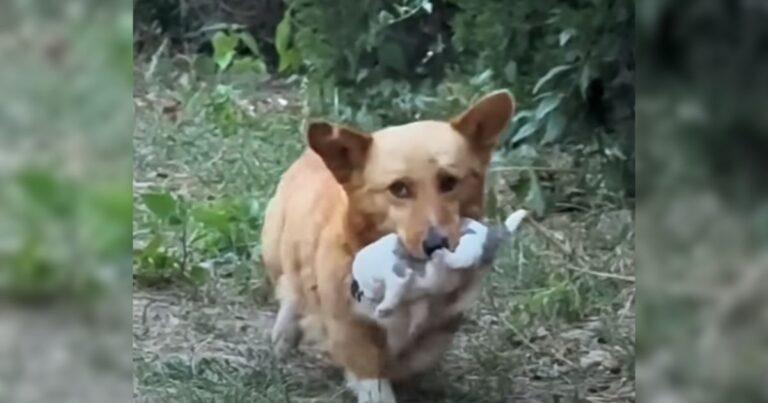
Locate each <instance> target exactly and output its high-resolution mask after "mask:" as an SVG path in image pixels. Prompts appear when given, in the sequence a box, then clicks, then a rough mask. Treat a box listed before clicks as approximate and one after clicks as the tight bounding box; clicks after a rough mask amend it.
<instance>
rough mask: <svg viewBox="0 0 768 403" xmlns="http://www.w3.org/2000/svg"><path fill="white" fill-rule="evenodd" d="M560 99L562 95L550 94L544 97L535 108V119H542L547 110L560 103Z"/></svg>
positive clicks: (550, 110)
mask: <svg viewBox="0 0 768 403" xmlns="http://www.w3.org/2000/svg"><path fill="white" fill-rule="evenodd" d="M562 99H563V97H562V96H560V95H552V96H549V97H546V98H544V100H543V101H541V102H540V103H539V106H538V107H537V108H536V120H541V119H544V117H545V116H547V114H548V113H549V112H552V111H553V110H554V109H555V108H557V106H558V105H560V101H561V100H562Z"/></svg>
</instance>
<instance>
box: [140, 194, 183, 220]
mask: <svg viewBox="0 0 768 403" xmlns="http://www.w3.org/2000/svg"><path fill="white" fill-rule="evenodd" d="M141 199H142V200H143V201H144V204H145V205H146V206H147V208H148V209H149V211H151V212H152V214H154V215H155V216H156V217H157V218H160V219H162V220H165V219H166V218H168V217H170V216H171V214H173V213H174V212H175V211H176V206H177V204H176V200H175V199H174V198H173V196H171V195H170V193H145V194H143V195H141Z"/></svg>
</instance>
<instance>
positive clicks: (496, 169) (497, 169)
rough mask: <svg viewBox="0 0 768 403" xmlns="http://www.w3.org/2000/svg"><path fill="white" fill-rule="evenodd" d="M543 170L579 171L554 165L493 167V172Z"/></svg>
mask: <svg viewBox="0 0 768 403" xmlns="http://www.w3.org/2000/svg"><path fill="white" fill-rule="evenodd" d="M529 170H530V171H541V172H578V170H576V169H571V168H554V167H524V166H511V167H493V168H491V169H490V171H491V172H504V171H529Z"/></svg>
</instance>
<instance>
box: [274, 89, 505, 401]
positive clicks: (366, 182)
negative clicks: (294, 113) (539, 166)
mask: <svg viewBox="0 0 768 403" xmlns="http://www.w3.org/2000/svg"><path fill="white" fill-rule="evenodd" d="M512 113H513V102H512V99H511V96H510V95H509V94H508V93H506V92H498V93H494V94H491V95H489V96H487V97H486V98H484V99H483V100H481V101H480V102H479V103H478V104H476V105H475V106H474V107H472V108H470V109H469V110H468V111H467V112H465V113H464V114H462V115H461V116H460V117H458V118H457V119H455V120H453V121H451V122H438V121H422V122H415V123H411V124H408V125H404V126H397V127H390V128H387V129H384V130H381V131H379V132H376V133H374V134H373V135H372V136H366V135H362V134H358V133H355V132H353V131H351V130H348V129H344V128H339V127H333V126H331V125H328V124H323V123H318V124H313V125H311V126H310V128H309V133H308V139H309V145H310V148H309V149H307V150H306V151H305V152H304V154H303V155H302V156H301V157H300V158H299V159H298V160H297V161H296V162H295V163H294V164H293V165H292V166H291V167H290V168H289V169H288V171H286V173H285V174H284V175H283V177H282V179H281V182H280V184H279V185H278V188H277V191H276V194H275V196H274V198H273V199H272V200H271V201H270V203H269V206H268V207H267V211H266V217H265V222H264V228H263V233H262V253H263V261H264V265H265V267H266V270H267V273H268V274H269V277H270V279H271V280H272V282H273V283H274V284H275V285H276V294H277V297H278V299H279V300H280V309H279V312H278V316H277V320H276V323H275V327H274V328H273V333H272V335H273V340H274V342H275V344H276V346H277V348H278V349H281V350H283V349H286V348H290V347H292V346H294V345H295V344H296V343H297V342H298V341H299V339H300V337H301V334H302V331H303V332H304V333H311V334H319V335H320V336H321V337H322V339H323V341H325V342H326V346H327V347H328V348H329V350H330V354H331V356H332V358H333V360H334V361H335V362H336V363H337V364H338V365H340V366H342V367H343V368H344V369H345V370H346V372H347V374H348V376H349V378H350V380H354V385H353V386H354V387H355V389H356V390H357V393H358V398H359V400H360V401H394V395H393V393H392V390H391V386H390V385H389V380H396V379H402V378H404V377H408V376H409V375H410V374H412V373H414V372H419V371H422V370H424V369H427V368H428V367H430V366H431V365H433V364H434V362H435V361H436V360H437V359H438V358H439V357H440V356H441V355H442V353H443V352H444V351H445V350H446V349H447V348H448V346H449V344H450V342H451V339H452V337H453V334H454V333H455V331H456V330H457V328H458V324H459V322H460V320H461V313H462V311H464V310H465V309H466V308H467V307H468V305H469V303H471V302H472V300H473V299H474V297H475V296H476V295H477V292H478V291H479V283H480V278H481V276H482V274H483V270H469V271H465V272H463V273H461V276H460V278H459V279H458V280H457V281H456V283H457V284H456V285H455V287H453V288H454V289H453V291H451V292H449V293H447V294H445V295H441V296H436V297H434V298H430V299H428V304H427V306H426V307H427V310H428V315H426V318H425V320H424V322H423V323H422V324H421V326H420V329H421V330H420V332H419V333H418V334H416V335H412V336H409V335H408V327H409V323H410V313H409V310H408V309H406V308H407V307H403V309H397V310H395V312H393V314H392V315H391V316H390V318H389V322H388V326H386V328H382V327H380V326H377V325H375V324H373V323H370V322H368V321H365V320H363V319H361V318H359V317H358V316H357V315H355V314H354V312H353V304H352V302H353V300H352V295H351V292H350V286H351V263H352V259H353V256H354V254H355V253H356V252H357V251H359V250H360V249H361V248H362V247H364V246H365V245H367V244H369V243H371V242H373V241H375V240H376V239H378V238H380V237H382V236H384V235H385V234H387V233H391V232H394V233H396V234H397V235H398V237H399V238H400V240H401V241H402V243H403V245H404V246H405V248H406V249H407V250H408V252H409V253H410V254H411V255H412V256H424V255H425V252H424V249H425V248H426V245H427V243H428V242H427V241H429V239H428V235H429V236H430V237H432V235H433V234H439V236H440V237H443V238H444V241H443V242H447V243H448V244H449V245H450V246H451V247H455V246H456V244H457V242H458V238H459V231H460V225H459V224H460V217H469V218H474V219H478V218H480V215H481V213H482V207H483V204H482V203H483V197H482V196H483V182H484V174H485V171H486V169H487V166H488V162H489V160H490V154H491V151H492V149H493V148H494V146H495V145H496V143H497V140H498V135H499V133H500V132H501V131H502V130H503V129H504V128H505V127H506V125H507V123H508V122H509V119H510V117H511V115H512ZM300 323H301V325H300Z"/></svg>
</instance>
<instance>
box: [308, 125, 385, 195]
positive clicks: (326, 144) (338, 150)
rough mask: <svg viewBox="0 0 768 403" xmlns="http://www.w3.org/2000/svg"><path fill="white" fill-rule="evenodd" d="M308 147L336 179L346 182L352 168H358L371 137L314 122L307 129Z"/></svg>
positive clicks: (362, 163)
mask: <svg viewBox="0 0 768 403" xmlns="http://www.w3.org/2000/svg"><path fill="white" fill-rule="evenodd" d="M307 139H308V141H309V147H310V148H312V150H314V151H315V152H316V153H317V154H318V155H320V157H321V158H322V159H323V161H324V162H325V165H326V166H327V167H328V169H329V170H330V171H331V173H332V174H333V176H334V177H335V178H336V180H337V181H338V182H339V183H341V184H344V183H347V182H348V181H349V180H350V179H351V178H352V174H353V173H354V172H355V170H358V169H362V168H363V166H364V165H365V160H366V158H367V157H368V149H369V148H370V146H371V142H372V141H373V139H372V138H371V136H368V135H365V134H362V133H358V132H356V131H353V130H351V129H347V128H345V127H339V126H334V125H331V124H330V123H326V122H314V123H311V124H310V125H309V130H308V131H307Z"/></svg>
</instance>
